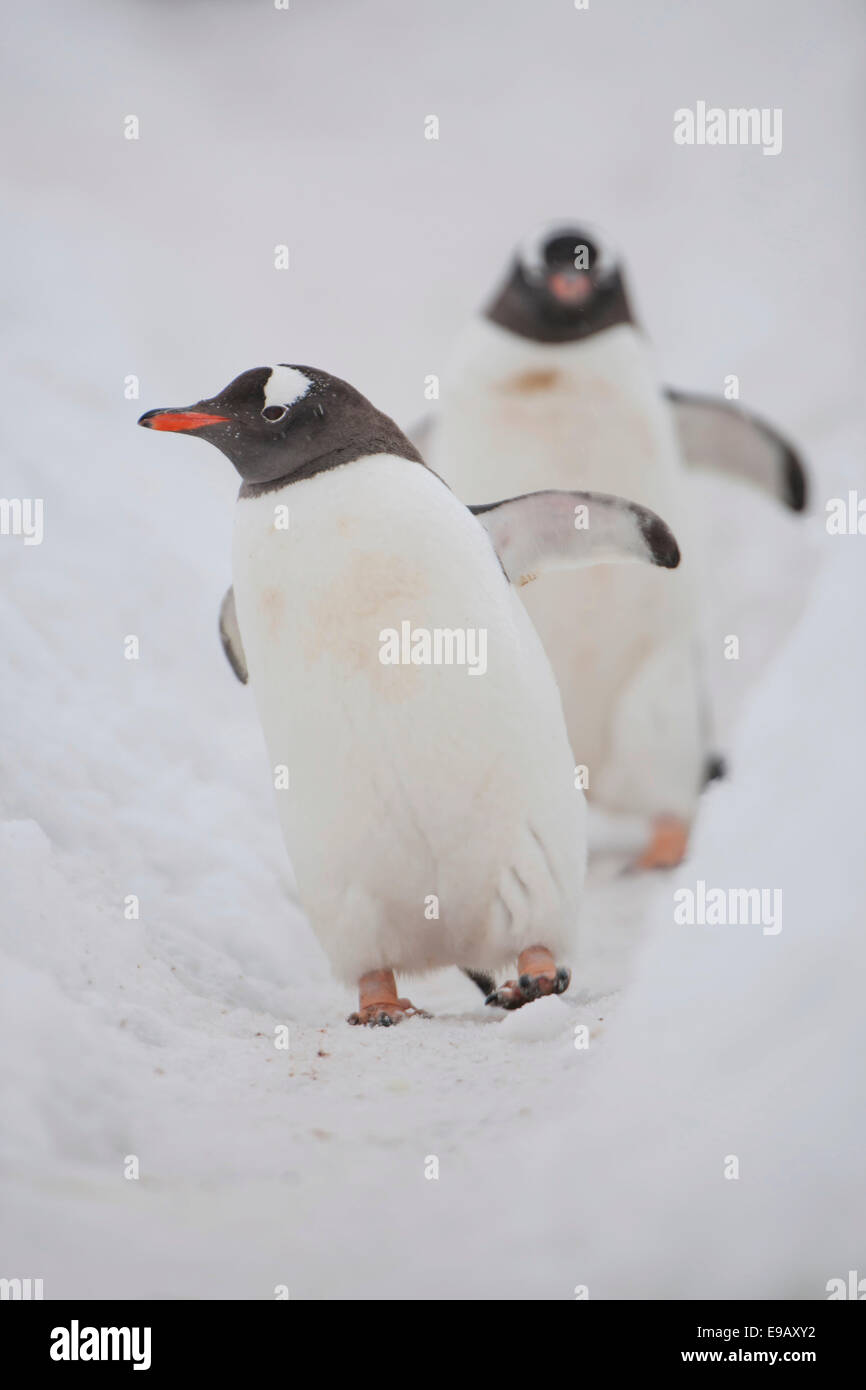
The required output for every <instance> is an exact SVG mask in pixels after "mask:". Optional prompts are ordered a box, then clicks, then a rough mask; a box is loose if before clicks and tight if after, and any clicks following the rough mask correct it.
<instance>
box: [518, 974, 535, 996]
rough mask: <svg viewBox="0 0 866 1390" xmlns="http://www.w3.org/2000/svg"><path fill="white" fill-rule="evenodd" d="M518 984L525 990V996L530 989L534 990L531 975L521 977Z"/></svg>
mask: <svg viewBox="0 0 866 1390" xmlns="http://www.w3.org/2000/svg"><path fill="white" fill-rule="evenodd" d="M517 983H518V984H519V985H520V988H521V989H522V990H523V992H524V994H525V993H526V991H527V990H528V989H531V988H532V976H531V975H521V976H520V979H519V980H518V981H517Z"/></svg>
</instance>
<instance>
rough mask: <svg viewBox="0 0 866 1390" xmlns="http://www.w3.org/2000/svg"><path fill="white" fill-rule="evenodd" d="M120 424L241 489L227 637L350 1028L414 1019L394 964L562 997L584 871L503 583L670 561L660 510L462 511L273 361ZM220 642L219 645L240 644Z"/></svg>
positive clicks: (411, 455)
mask: <svg viewBox="0 0 866 1390" xmlns="http://www.w3.org/2000/svg"><path fill="white" fill-rule="evenodd" d="M139 423H140V424H142V425H144V426H146V427H148V428H149V429H154V430H172V431H184V432H185V433H188V434H194V435H196V436H198V437H199V438H201V439H205V440H207V441H208V442H209V443H210V444H214V445H215V446H216V447H217V448H218V449H220V450H221V451H222V453H224V454H225V455H226V456H227V457H228V458H229V459H230V460H231V462H232V463H233V464H234V466H235V468H236V469H237V470H238V472H239V473H240V475H241V478H242V480H243V482H242V486H241V489H240V492H239V495H238V500H237V506H236V513H235V526H234V541H233V561H232V571H233V581H234V582H233V590H234V592H233V597H232V599H231V600H229V601H228V603H227V604H226V605H224V609H223V633H224V639H225V640H226V643H227V645H228V646H229V648H230V649H233V650H234V652H235V655H234V657H233V659H234V660H235V663H236V667H237V669H238V671H239V674H241V675H244V674H247V673H248V676H249V681H250V684H251V686H252V689H253V692H254V695H255V699H256V703H257V706H258V712H259V715H260V718H261V723H262V726H263V730H264V735H265V741H266V744H267V748H268V752H269V756H270V759H271V763H272V765H273V766H274V767H275V768H276V767H280V768H285V769H286V770H287V774H288V775H287V778H286V779H285V780H287V782H288V786H287V788H286V789H281V790H279V791H277V801H278V807H279V813H280V819H281V822H282V827H283V831H284V835H285V839H286V842H287V846H288V848H289V852H290V854H291V858H292V862H293V865H294V869H295V873H296V877H297V882H298V887H299V891H300V895H301V898H302V901H303V904H304V906H305V909H306V911H307V913H308V915H309V917H310V920H311V923H312V925H313V927H314V929H315V931H316V933H317V934H318V936H319V939H320V941H321V943H322V945H323V947H324V949H325V951H326V953H327V955H328V956H329V958H330V961H331V964H332V966H333V969H334V971H335V973H336V974H337V975H338V976H339V977H340V978H341V979H343V980H345V981H347V982H351V983H354V984H357V985H358V988H359V992H360V1002H359V1007H358V1011H357V1012H356V1013H355V1014H353V1015H352V1016H351V1018H350V1020H349V1021H350V1022H353V1023H365V1024H390V1023H396V1022H398V1021H399V1020H400V1019H402V1018H403V1017H404V1016H406V1015H408V1014H412V1013H416V1012H418V1011H417V1010H415V1009H414V1007H413V1005H412V1004H411V1003H410V1002H409V1001H408V1000H407V999H404V998H400V997H399V995H398V993H397V988H396V985H395V981H394V972H395V971H397V972H421V971H426V970H430V969H433V968H435V967H438V966H445V965H451V964H456V965H459V966H461V967H463V968H465V969H466V970H467V971H472V972H475V973H476V974H477V975H479V976H481V977H484V976H485V974H486V973H487V972H490V971H495V970H496V969H497V968H499V967H501V966H504V965H505V964H506V963H507V962H509V961H511V960H513V959H514V958H515V957H516V958H517V962H518V970H517V978H516V979H514V980H510V981H508V982H507V983H506V984H504V985H503V986H501V987H500V989H499V990H494V991H493V992H492V993H491V996H490V999H489V1002H491V1003H495V1004H500V1005H504V1006H505V1007H509V1008H514V1007H519V1006H520V1005H521V1004H524V1003H526V1002H528V1001H529V1000H531V999H534V998H537V997H538V996H539V995H542V994H549V993H552V992H557V993H558V992H561V991H562V990H563V989H565V988H566V986H567V984H568V980H569V974H570V972H569V970H568V968H567V966H566V965H565V964H564V961H565V960H567V959H568V958H569V957H570V955H571V951H572V943H573V939H574V930H575V924H576V921H577V917H578V912H579V906H580V898H581V891H582V882H583V872H584V848H585V836H584V810H585V808H584V803H583V796H582V793H581V792H580V790H579V789H576V788H575V783H574V770H573V759H572V755H571V752H570V750H569V746H568V738H567V735H566V731H565V723H564V720H563V716H562V707H561V703H560V699H559V694H558V691H557V689H556V683H555V681H554V678H553V674H552V672H551V670H550V666H549V664H548V662H547V660H546V658H545V656H544V651H543V648H542V646H541V643H540V642H539V640H538V637H537V635H536V633H535V630H534V628H533V626H532V624H531V622H530V620H529V618H528V616H527V614H526V611H525V609H524V608H523V606H522V604H521V603H520V601H519V599H518V598H517V596H516V593H515V590H514V588H513V587H512V585H514V584H519V583H520V582H521V581H522V580H523V579H525V578H526V577H527V576H528V575H530V574H535V573H537V572H539V571H540V570H542V569H546V568H556V567H559V566H562V565H585V564H593V563H595V562H597V561H603V560H609V561H617V560H618V561H635V560H638V561H645V562H648V563H650V564H652V565H657V566H662V567H665V568H669V569H670V568H674V567H675V566H676V564H677V563H678V560H679V552H678V548H677V544H676V541H675V540H674V537H673V535H672V534H671V532H670V531H669V530H668V528H667V526H666V525H665V524H664V522H663V521H661V520H660V518H659V517H657V516H655V515H654V514H653V513H651V512H650V511H648V510H647V509H645V508H642V507H636V506H634V505H632V504H631V503H629V502H626V501H623V500H622V499H620V498H615V497H606V496H595V495H589V494H586V493H563V492H554V493H548V494H536V495H533V496H529V497H518V498H513V499H510V500H507V501H505V502H502V503H500V504H494V505H492V506H490V507H487V508H480V509H478V510H477V514H474V513H473V512H472V511H471V510H470V509H469V508H467V507H465V506H464V505H463V504H462V503H461V502H459V501H458V500H457V498H456V497H455V495H454V493H453V492H451V491H450V489H449V488H448V487H447V486H446V485H445V484H444V483H443V482H442V481H441V479H440V478H438V477H437V476H436V474H435V473H433V472H431V470H430V469H429V468H428V467H427V466H426V465H425V464H424V463H423V461H422V459H421V456H420V454H419V453H418V452H417V450H416V449H415V448H414V447H413V445H412V444H410V443H409V441H408V439H406V437H405V436H404V435H403V434H401V432H400V430H399V429H398V428H397V426H396V425H395V424H394V422H393V421H392V420H390V419H389V418H388V417H387V416H386V415H383V414H381V412H380V411H378V410H376V409H374V407H373V406H372V405H371V404H370V402H369V401H368V400H366V399H365V397H364V396H362V395H361V394H360V393H359V392H358V391H356V390H354V388H353V387H351V386H350V385H348V384H347V383H346V382H345V381H341V380H339V379H338V378H337V377H334V376H330V375H329V374H328V373H327V372H324V371H319V370H317V369H315V368H312V367H305V366H291V365H286V364H278V365H276V366H271V367H257V368H254V369H253V370H251V371H246V372H244V373H242V375H241V376H239V377H237V378H236V379H235V380H234V381H232V382H231V383H230V385H228V386H227V387H226V388H225V389H224V390H223V391H220V392H219V394H218V395H216V396H214V397H212V398H211V399H208V400H202V401H199V402H198V403H197V404H196V405H193V406H189V407H185V408H184V409H177V410H176V409H167V410H151V411H148V412H147V413H146V414H145V415H143V416H142V417H141V419H140V421H139ZM241 634H242V635H243V641H242V644H241V642H240V637H241Z"/></svg>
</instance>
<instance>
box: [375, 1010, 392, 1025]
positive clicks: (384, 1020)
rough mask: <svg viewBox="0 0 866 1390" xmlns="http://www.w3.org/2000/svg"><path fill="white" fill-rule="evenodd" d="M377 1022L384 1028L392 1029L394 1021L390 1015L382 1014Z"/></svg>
mask: <svg viewBox="0 0 866 1390" xmlns="http://www.w3.org/2000/svg"><path fill="white" fill-rule="evenodd" d="M376 1022H377V1023H381V1025H382V1027H383V1028H390V1027H391V1025H392V1024H393V1022H394V1020H393V1018H392V1017H391V1015H390V1014H386V1013H381V1014H380V1015H379V1017H378V1018H377V1019H376Z"/></svg>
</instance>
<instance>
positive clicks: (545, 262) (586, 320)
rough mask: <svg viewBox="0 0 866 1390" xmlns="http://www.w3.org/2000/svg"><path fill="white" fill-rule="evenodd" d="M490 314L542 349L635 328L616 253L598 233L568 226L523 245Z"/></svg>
mask: <svg viewBox="0 0 866 1390" xmlns="http://www.w3.org/2000/svg"><path fill="white" fill-rule="evenodd" d="M485 312H486V316H487V318H488V319H491V320H492V321H493V323H498V324H499V325H500V326H501V327H502V328H507V329H509V330H510V331H511V332H512V333H517V334H519V335H520V336H521V337H524V338H533V339H535V340H536V341H537V342H541V343H570V342H576V341H577V340H579V339H581V338H588V337H589V336H590V335H591V334H593V333H599V332H601V331H602V329H605V328H612V327H613V326H614V325H615V324H617V323H631V322H632V317H631V311H630V309H629V304H628V300H627V298H626V292H625V284H624V281H623V275H622V270H621V267H620V262H619V258H618V256H617V254H616V252H615V251H614V250H613V249H612V248H611V246H610V245H609V243H608V242H606V241H605V239H604V238H603V237H602V236H601V234H600V233H599V232H598V231H596V230H595V229H591V228H589V227H588V226H586V225H585V224H584V225H579V224H577V223H568V222H557V223H554V224H552V225H551V226H547V227H545V228H543V229H542V231H540V232H536V233H535V234H534V235H532V236H530V237H527V239H526V240H525V241H524V242H522V243H521V245H520V246H519V247H518V249H517V253H516V255H515V258H514V260H513V262H512V264H511V266H510V268H509V271H508V273H507V275H506V277H505V280H504V282H503V283H502V285H501V286H500V288H499V289H498V290H497V292H496V294H495V295H494V297H493V300H492V302H491V303H490V304H489V305H488V306H487V309H486V311H485Z"/></svg>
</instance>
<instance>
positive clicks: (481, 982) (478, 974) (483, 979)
mask: <svg viewBox="0 0 866 1390" xmlns="http://www.w3.org/2000/svg"><path fill="white" fill-rule="evenodd" d="M461 968H462V967H461ZM463 974H464V975H465V976H466V978H467V979H468V980H471V981H472V983H473V985H477V986H478V988H479V989H480V990H481V993H482V994H483V995H484V997H485V999H486V998H487V996H488V995H489V994H492V993H493V991H494V990H495V988H496V981H495V980H494V978H493V976H492V975H488V974H486V973H485V971H483V970H464V971H463Z"/></svg>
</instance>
